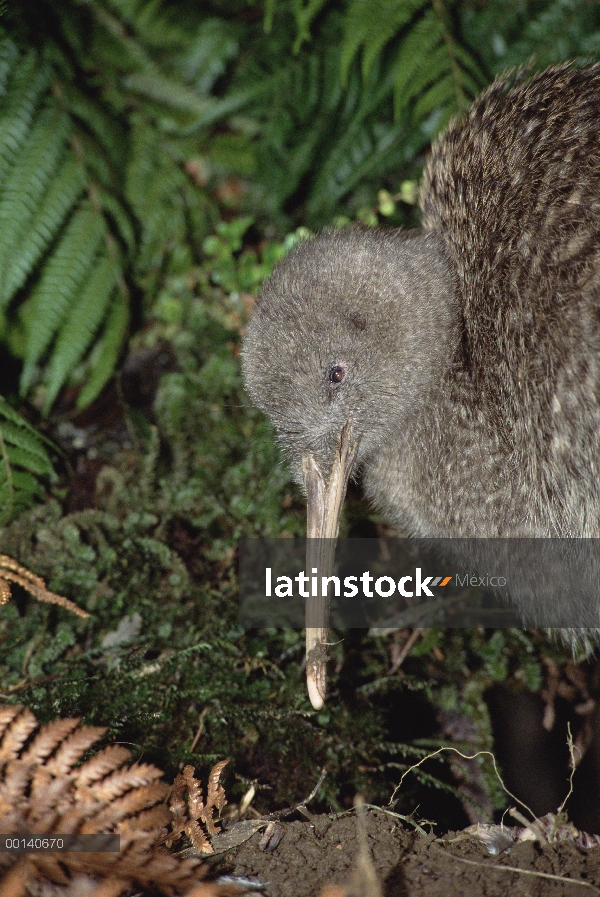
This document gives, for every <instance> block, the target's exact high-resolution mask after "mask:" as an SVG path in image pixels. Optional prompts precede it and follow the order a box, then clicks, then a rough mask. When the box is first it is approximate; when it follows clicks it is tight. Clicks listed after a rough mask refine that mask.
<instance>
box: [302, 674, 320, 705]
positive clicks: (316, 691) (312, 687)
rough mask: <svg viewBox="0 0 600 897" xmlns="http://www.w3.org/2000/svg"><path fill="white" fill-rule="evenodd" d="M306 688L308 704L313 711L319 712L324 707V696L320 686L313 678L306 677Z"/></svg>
mask: <svg viewBox="0 0 600 897" xmlns="http://www.w3.org/2000/svg"><path fill="white" fill-rule="evenodd" d="M306 687H307V690H308V697H309V699H310V703H311V704H312V706H313V708H314V709H315V710H321V709H322V708H323V707H324V705H325V695H324V693H323V689H322V687H321V684H320V683H319V682H318V681H317V678H316V677H315V676H311V675H308V676H307V677H306Z"/></svg>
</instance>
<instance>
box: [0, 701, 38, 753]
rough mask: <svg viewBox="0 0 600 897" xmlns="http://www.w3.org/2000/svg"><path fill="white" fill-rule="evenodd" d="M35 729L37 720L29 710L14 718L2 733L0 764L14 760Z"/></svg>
mask: <svg viewBox="0 0 600 897" xmlns="http://www.w3.org/2000/svg"><path fill="white" fill-rule="evenodd" d="M36 729H37V720H36V718H35V716H34V715H33V713H32V712H31V710H27V709H25V710H23V712H22V713H21V714H20V715H19V716H17V717H14V718H13V720H12V721H11V722H10V723H9V725H8V727H7V728H6V729H5V731H4V735H3V738H2V742H1V743H0V762H6V761H7V760H15V759H16V758H17V757H18V756H19V754H20V753H21V749H22V747H23V745H24V744H25V742H26V741H27V739H28V738H29V736H30V735H31V733H32V732H34V731H35V730H36Z"/></svg>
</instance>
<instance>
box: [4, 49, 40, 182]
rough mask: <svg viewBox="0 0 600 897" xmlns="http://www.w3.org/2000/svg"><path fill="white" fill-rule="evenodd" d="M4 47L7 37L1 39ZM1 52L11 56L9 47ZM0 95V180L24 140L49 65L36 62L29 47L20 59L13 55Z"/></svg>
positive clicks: (34, 55) (36, 58) (37, 104)
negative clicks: (11, 64)
mask: <svg viewBox="0 0 600 897" xmlns="http://www.w3.org/2000/svg"><path fill="white" fill-rule="evenodd" d="M2 45H3V46H4V47H5V48H10V47H12V46H13V45H12V42H11V41H3V42H2ZM5 56H6V57H7V58H11V51H10V49H6V52H5ZM15 61H16V64H15V65H14V67H12V68H11V71H10V73H9V79H8V81H7V82H6V83H5V92H4V93H3V95H1V96H0V184H2V183H4V179H5V177H6V173H7V171H8V169H9V168H10V166H11V165H13V164H14V162H15V160H16V159H17V157H18V154H19V152H20V150H21V147H22V146H23V144H24V143H25V140H26V139H27V136H28V134H29V130H30V128H31V125H32V122H33V120H34V118H35V114H36V110H37V108H38V106H39V104H40V103H41V101H42V99H43V98H44V96H45V94H46V92H47V90H48V87H49V85H50V77H51V73H50V69H49V68H48V66H46V65H44V64H40V60H39V57H38V55H37V53H35V52H33V51H30V52H29V53H28V54H27V55H26V56H24V57H23V58H22V59H18V58H17V59H16V60H15Z"/></svg>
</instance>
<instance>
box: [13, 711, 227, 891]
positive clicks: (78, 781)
mask: <svg viewBox="0 0 600 897" xmlns="http://www.w3.org/2000/svg"><path fill="white" fill-rule="evenodd" d="M105 731H106V730H105V729H102V728H96V727H91V726H81V725H80V721H79V720H77V719H64V720H55V721H54V722H51V723H49V724H47V725H45V726H42V727H40V726H39V724H38V722H37V720H36V718H35V716H34V715H33V713H31V711H30V710H27V709H23V708H22V707H6V706H0V835H13V836H14V835H17V836H21V837H24V836H25V835H43V836H46V837H50V836H56V835H67V834H79V835H89V834H118V835H119V836H120V845H121V847H120V851H119V852H118V853H75V852H64V853H61V852H53V853H29V854H23V853H20V854H18V853H17V854H13V853H0V894H2V897H26V895H33V894H35V895H45V894H52V895H54V897H59V895H60V897H79V895H83V894H85V895H86V897H121V895H125V894H127V893H130V892H131V890H132V889H133V888H135V889H136V890H137V891H139V890H143V889H146V888H147V889H150V890H151V891H152V893H156V892H157V891H160V892H162V893H164V894H167V895H170V897H172V895H186V897H225V895H227V894H239V891H238V890H236V889H233V890H232V887H231V886H229V887H226V886H224V885H217V884H210V883H207V882H203V881H202V878H203V876H204V873H205V871H206V867H204V866H203V864H202V863H201V861H200V860H199V859H195V858H186V859H181V858H179V857H177V856H176V855H175V854H172V853H169V851H168V850H167V849H166V848H165V847H164V846H163V844H162V842H164V841H165V840H166V839H167V837H169V834H168V826H169V823H171V822H172V818H173V817H172V813H171V812H170V811H169V809H168V807H167V806H166V803H165V801H166V798H167V797H168V795H169V794H170V793H171V789H170V788H169V787H168V786H167V785H166V784H165V783H164V782H162V781H161V778H162V772H161V770H159V769H158V768H157V767H155V766H152V765H150V764H148V763H131V764H126V761H128V760H129V758H130V753H129V751H127V750H126V749H125V748H123V747H121V746H119V745H109V746H108V747H105V748H103V749H102V750H101V751H99V752H98V753H97V754H95V755H94V756H92V757H91V758H89V759H87V760H85V762H83V763H81V760H82V757H83V756H84V755H85V754H86V753H87V752H88V750H89V749H90V747H91V746H92V745H93V744H94V743H95V742H96V741H98V739H99V738H100V737H101V736H102V735H103V734H104V732H105ZM78 763H81V765H79V766H76V764H78ZM223 766H224V763H222V764H217V766H215V767H214V769H213V771H212V773H211V783H212V784H211V786H209V794H210V795H211V797H209V798H208V799H207V805H206V807H204V805H202V810H201V811H200V809H199V807H200V803H201V791H198V787H199V783H198V782H196V781H195V780H194V779H193V768H192V767H189V769H190V770H191V777H190V774H188V776H187V778H186V779H185V780H184V789H183V791H182V792H181V800H182V799H183V794H184V791H185V789H186V788H187V789H188V795H189V794H190V793H191V792H190V788H192V790H193V793H194V807H195V812H198V814H199V815H198V816H197V817H196V820H197V819H198V818H200V819H203V821H205V822H206V819H207V818H210V820H211V824H212V813H213V809H214V808H217V809H219V807H222V806H223V804H224V803H225V794H224V791H223V789H222V788H221V786H220V785H219V783H218V779H219V775H220V772H221V769H222V768H223ZM218 767H220V768H218ZM198 795H199V799H200V803H198V801H197V799H198ZM182 803H183V800H182ZM183 812H185V804H183ZM202 813H204V817H203V816H202ZM185 821H186V823H187V824H189V823H190V820H189V819H188V818H187V817H185ZM196 824H197V821H196ZM213 828H214V825H213Z"/></svg>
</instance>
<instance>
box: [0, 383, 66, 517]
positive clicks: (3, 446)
mask: <svg viewBox="0 0 600 897" xmlns="http://www.w3.org/2000/svg"><path fill="white" fill-rule="evenodd" d="M52 473H53V470H52V464H51V461H50V458H49V457H48V453H47V452H46V450H45V448H44V445H43V442H42V440H41V438H40V436H39V434H38V433H36V431H35V430H34V429H33V427H32V426H31V425H30V424H28V423H27V421H26V420H24V418H22V417H21V415H20V414H17V412H16V411H14V409H13V408H11V406H10V405H9V404H8V402H6V401H5V400H4V399H3V398H1V397H0V524H2V523H6V522H7V520H10V519H11V518H12V517H15V516H16V515H17V514H18V513H19V512H20V511H22V510H23V509H24V508H27V507H29V505H30V504H31V503H32V501H33V500H34V498H37V497H39V495H40V492H41V488H40V479H42V478H48V477H49V476H50V475H51V474H52Z"/></svg>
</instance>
